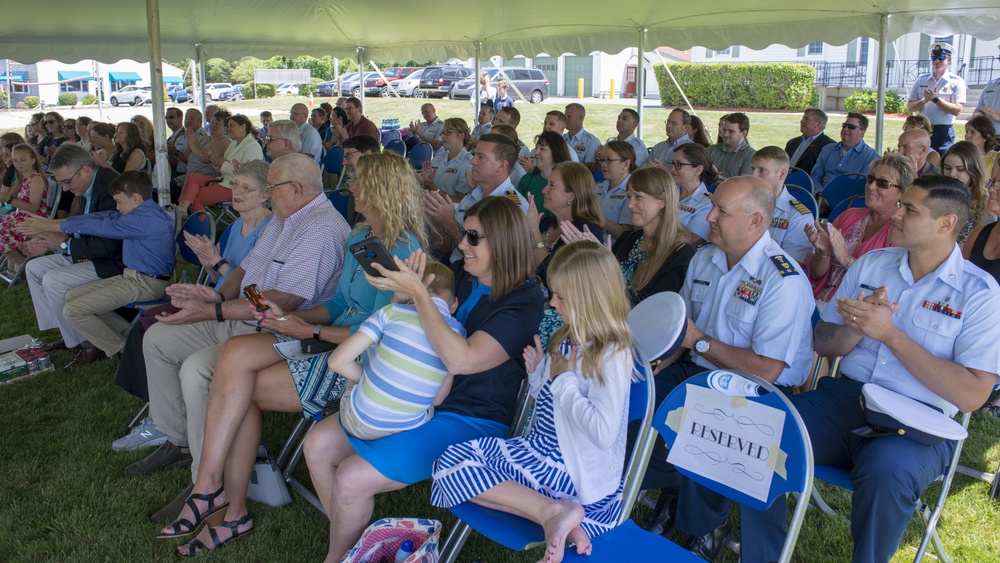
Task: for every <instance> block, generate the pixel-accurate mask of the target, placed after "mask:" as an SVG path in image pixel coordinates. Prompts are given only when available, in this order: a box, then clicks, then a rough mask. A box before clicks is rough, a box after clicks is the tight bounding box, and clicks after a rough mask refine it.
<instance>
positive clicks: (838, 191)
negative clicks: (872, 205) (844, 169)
mask: <svg viewBox="0 0 1000 563" xmlns="http://www.w3.org/2000/svg"><path fill="white" fill-rule="evenodd" d="M864 193H865V175H864V174H859V173H857V172H848V173H847V174H841V175H840V176H837V177H835V178H834V179H833V180H830V183H829V184H827V185H826V187H825V188H823V191H822V192H820V194H821V195H822V196H823V199H825V200H826V202H827V203H828V204H829V205H830V208H831V209H833V208H835V207H837V204H838V203H840V202H842V201H844V200H845V199H847V198H849V197H851V196H855V195H864Z"/></svg>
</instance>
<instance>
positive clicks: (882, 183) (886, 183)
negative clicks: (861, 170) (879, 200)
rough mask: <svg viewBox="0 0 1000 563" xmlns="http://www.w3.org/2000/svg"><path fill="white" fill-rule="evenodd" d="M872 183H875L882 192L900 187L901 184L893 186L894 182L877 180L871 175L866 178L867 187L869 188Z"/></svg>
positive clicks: (882, 179) (883, 179)
mask: <svg viewBox="0 0 1000 563" xmlns="http://www.w3.org/2000/svg"><path fill="white" fill-rule="evenodd" d="M871 183H874V184H875V187H876V188H878V189H880V190H888V189H889V188H898V187H899V184H893V183H892V182H890V181H889V180H886V179H885V178H876V177H875V176H874V175H872V174H869V175H867V176H865V185H866V186H867V185H868V184H871Z"/></svg>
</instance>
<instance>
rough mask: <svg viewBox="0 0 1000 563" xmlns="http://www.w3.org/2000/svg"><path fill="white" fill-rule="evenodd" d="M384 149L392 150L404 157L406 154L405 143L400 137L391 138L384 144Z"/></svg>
mask: <svg viewBox="0 0 1000 563" xmlns="http://www.w3.org/2000/svg"><path fill="white" fill-rule="evenodd" d="M385 150H387V151H392V152H394V153H396V154H398V155H399V156H403V157H405V156H406V143H404V142H403V141H402V140H401V139H393V140H391V141H389V142H388V143H386V144H385ZM421 166H423V165H422V164H421Z"/></svg>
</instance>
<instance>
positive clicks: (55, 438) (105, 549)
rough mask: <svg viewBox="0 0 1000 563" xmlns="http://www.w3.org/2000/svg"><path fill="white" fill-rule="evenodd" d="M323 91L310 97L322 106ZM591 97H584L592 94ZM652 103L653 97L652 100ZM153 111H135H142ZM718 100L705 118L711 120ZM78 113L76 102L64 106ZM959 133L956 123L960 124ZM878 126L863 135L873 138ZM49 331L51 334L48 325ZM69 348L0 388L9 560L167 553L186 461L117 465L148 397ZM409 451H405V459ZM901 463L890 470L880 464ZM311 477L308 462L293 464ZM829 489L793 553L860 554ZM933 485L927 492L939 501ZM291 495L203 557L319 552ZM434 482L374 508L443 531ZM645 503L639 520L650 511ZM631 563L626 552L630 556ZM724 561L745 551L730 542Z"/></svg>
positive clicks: (980, 425) (992, 443) (955, 523)
mask: <svg viewBox="0 0 1000 563" xmlns="http://www.w3.org/2000/svg"><path fill="white" fill-rule="evenodd" d="M297 100H304V98H275V99H270V100H259V101H258V100H247V101H243V102H239V103H235V104H228V105H229V107H230V108H231V109H233V110H235V111H238V112H243V113H247V114H248V115H250V116H251V118H252V119H253V120H254V121H256V120H257V115H256V114H257V112H259V111H260V110H263V109H270V110H271V111H275V112H276V117H277V116H281V115H282V114H283V113H284V112H285V111H286V110H287V108H288V107H289V106H290V105H291V103H293V102H294V101H297ZM319 101H320V100H318V99H317V100H315V103H317V104H318V103H319ZM583 101H584V103H587V100H583ZM421 102H422V100H412V99H404V100H401V101H400V100H395V99H388V100H385V99H370V100H369V101H368V115H369V117H370V118H371V119H373V120H374V121H375V122H376V123H379V122H380V121H381V120H382V119H383V118H388V117H398V118H400V120H401V122H403V123H406V122H407V121H409V120H410V119H416V118H417V117H418V116H419V111H418V110H419V106H420V104H421ZM433 102H434V104H435V105H436V106H437V108H438V113H439V115H441V116H442V117H452V116H458V117H465V118H467V119H468V118H469V117H471V108H470V106H469V103H468V102H467V101H450V100H434V101H433ZM647 103H648V104H650V105H652V104H653V102H652V101H649V102H647ZM562 105H563V103H562V102H560V103H559V104H555V103H548V102H546V103H544V104H540V105H529V104H518V108H519V109H520V110H521V111H522V122H521V126H520V130H521V131H522V136H523V138H525V139H529V140H530V138H531V137H532V136H533V135H534V134H535V133H536V132H537V131H540V130H541V121H542V118H543V116H544V114H545V112H546V111H548V110H550V109H561V108H562ZM621 107H634V104H629V103H628V102H627V101H622V102H621V103H615V104H609V103H593V104H590V105H589V107H588V116H587V121H586V127H587V128H588V129H589V130H590V131H592V132H594V133H595V134H597V135H598V136H599V137H602V138H606V137H609V136H611V135H613V134H614V119H615V116H616V115H617V113H618V112H619V111H620V108H621ZM149 111H150V108H148V107H144V108H135V111H134V113H140V112H143V113H146V114H147V115H148V112H149ZM722 113H723V112H720V111H702V112H699V115H700V116H702V119H703V120H704V121H705V122H706V124H707V125H709V126H710V128H711V129H712V130H713V131H714V127H715V125H716V123H717V121H718V118H719V116H721V115H722ZM666 114H667V111H666V110H664V109H662V108H656V107H648V108H647V111H646V121H645V129H644V132H645V138H646V139H647V141H648V143H649V144H650V145H652V144H654V143H655V142H656V141H659V140H662V139H663V138H664V136H665V135H664V133H663V120H664V119H665V118H666ZM63 115H64V116H72V115H74V111H73V110H67V111H64V112H63ZM750 118H751V133H750V141H751V144H752V145H753V146H755V147H758V148H759V147H761V146H764V145H767V144H778V145H781V146H784V143H785V141H786V140H787V139H788V138H790V137H792V136H793V135H796V134H797V132H798V120H799V114H798V113H752V114H751V116H750ZM842 119H843V117H842V116H836V115H835V116H831V121H830V126H828V129H827V131H828V133H830V134H831V135H832V136H833V137H834V138H837V136H838V134H839V123H840V122H841V120H842ZM900 121H901V120H899V119H888V120H887V129H888V131H887V133H886V135H885V137H886V139H887V141H888V140H890V139H891V142H887V146H892V145H893V144H894V141H895V137H896V136H897V134H898V131H899V130H900ZM959 136H961V128H959ZM873 137H874V125H873V126H872V128H871V129H869V135H868V137H867V140H868V142H869V144H874V142H873ZM0 311H3V313H2V317H0V318H2V321H0V339H5V338H10V337H12V336H17V335H21V334H34V335H38V331H37V326H36V323H35V317H34V312H33V310H32V306H31V302H30V295H29V293H28V288H27V286H26V284H25V283H23V282H22V283H19V284H17V285H15V286H13V287H11V288H6V287H0ZM40 336H42V338H43V339H45V340H47V341H48V340H53V339H55V338H56V337H57V334H56V332H55V331H47V332H46V333H44V334H41V335H40ZM71 357H72V352H66V351H63V352H57V353H55V354H54V355H53V358H52V363H53V365H54V366H56V370H55V371H53V372H48V373H44V374H41V375H38V376H36V377H32V378H28V379H25V380H23V381H18V382H15V383H13V384H9V385H0V429H2V432H0V454H2V455H0V476H2V478H3V484H2V485H0V559H3V560H6V561H94V560H107V561H167V560H173V559H174V557H173V555H172V554H171V551H172V546H173V545H174V544H175V542H171V541H165V540H157V539H154V536H155V534H156V531H157V530H158V529H159V527H158V526H157V525H156V524H153V523H151V522H150V521H149V520H148V517H149V515H150V514H151V513H152V512H154V511H155V510H157V509H159V508H160V507H161V506H162V505H163V504H165V503H166V502H167V501H169V500H170V499H172V498H173V497H174V496H175V495H176V494H177V493H178V492H179V491H180V490H182V489H183V488H184V487H185V486H186V485H187V484H188V483H189V481H190V472H189V468H187V467H184V468H174V469H170V470H167V471H164V472H161V473H159V474H156V475H153V476H149V477H145V478H139V479H129V478H127V477H125V475H124V473H123V472H122V470H123V469H124V467H125V466H126V465H128V464H129V463H132V462H134V461H136V460H138V459H140V458H141V457H143V456H145V455H146V454H147V453H149V450H145V451H135V452H122V453H119V452H114V451H112V450H111V442H112V440H114V439H115V438H118V437H119V436H121V434H122V431H123V429H124V426H125V425H126V424H127V423H128V422H129V420H131V418H132V416H133V415H134V414H135V413H136V412H137V411H138V410H139V408H140V407H141V406H142V404H141V402H140V401H139V400H138V399H136V398H134V397H132V396H131V395H128V394H126V393H125V392H123V391H121V390H120V389H119V388H117V387H116V386H115V385H114V384H113V382H112V379H113V375H114V371H113V368H112V364H111V362H110V361H107V360H103V361H100V362H97V363H95V364H93V365H91V366H87V367H86V368H84V369H81V370H79V371H77V372H74V373H72V374H64V373H63V372H62V371H61V370H60V367H61V366H62V365H64V364H65V363H67V362H68V361H69V360H70V359H71ZM295 422H296V418H295V417H293V416H290V415H278V414H272V415H268V416H266V417H265V420H264V423H265V440H266V442H267V443H268V444H269V445H270V446H271V447H272V448H273V449H277V448H279V447H280V446H281V444H282V443H283V442H284V439H285V437H286V436H287V435H288V433H289V431H290V430H291V428H292V426H293V425H294V424H295ZM998 437H1000V420H998V419H996V418H993V417H992V416H990V415H988V414H984V413H976V414H975V415H974V417H973V420H972V428H971V438H970V439H969V440H968V442H967V443H966V447H965V450H964V452H963V456H962V463H963V464H964V465H967V466H969V467H971V468H974V469H976V470H979V471H985V472H993V471H995V470H996V468H997V464H998V462H1000V447H998V445H997V438H998ZM401 462H405V460H401ZM883 469H884V470H885V471H892V470H893V469H892V467H885V468H883ZM298 473H299V477H300V479H301V480H303V481H305V482H308V472H307V469H306V468H305V464H304V463H303V464H301V465H300V467H299V469H298ZM820 490H821V492H822V493H823V495H824V498H826V500H827V501H828V502H829V504H830V505H831V506H832V507H833V508H835V509H836V510H837V511H838V513H837V515H835V516H825V515H823V514H821V513H819V512H818V511H811V512H810V513H809V514H808V516H807V517H806V522H805V527H804V530H803V532H802V535H801V537H800V539H799V544H798V548H797V550H796V553H795V557H794V560H795V561H804V562H814V561H816V562H819V561H848V560H849V559H850V554H851V541H850V531H849V530H850V528H849V520H848V518H849V514H850V498H849V496H848V495H847V494H846V493H845V492H843V491H840V490H836V489H833V488H832V487H830V486H826V485H821V486H820ZM936 493H937V488H936V486H933V487H931V489H930V490H929V491H928V492H927V493H926V495H925V498H927V499H931V498H933V496H934V495H936ZM988 493H989V486H988V485H987V484H986V483H984V482H982V481H978V480H973V479H970V478H967V477H964V476H958V477H957V478H956V482H955V485H954V487H953V490H952V497H951V498H950V499H949V502H948V505H947V507H946V509H945V511H944V515H943V518H942V522H941V525H940V532H941V536H942V539H943V541H944V544H945V546H947V548H948V549H949V551H950V552H951V554H952V555H953V556H954V557H955V559H956V560H957V561H975V562H980V561H1000V534H998V532H997V529H998V527H1000V504H998V503H997V502H996V501H993V500H991V499H990V498H989V494H988ZM293 498H294V500H293V502H292V504H290V505H287V506H284V507H279V508H272V507H268V506H264V505H259V504H256V503H253V504H252V505H251V510H252V511H253V513H254V514H255V516H256V519H255V522H256V525H257V529H256V532H255V534H253V535H252V536H250V537H249V538H247V539H245V540H241V541H239V542H236V543H235V544H234V545H232V546H230V547H227V548H226V549H223V550H222V551H220V552H219V553H217V554H211V555H209V556H208V558H210V559H211V560H213V561H240V562H242V561H292V560H296V561H297V560H307V561H308V560H311V561H316V560H320V559H322V558H323V556H324V555H325V553H326V548H327V545H328V542H327V534H328V525H327V520H326V518H325V517H324V516H323V515H322V514H320V513H319V512H317V511H316V510H315V509H313V508H312V506H311V505H309V504H308V503H306V502H305V501H303V500H302V499H301V498H299V497H297V496H295V495H294V494H293ZM428 498H429V485H428V484H427V483H423V484H421V485H419V486H416V487H412V488H410V489H407V490H403V491H399V492H396V493H392V494H387V495H382V496H381V497H379V498H378V499H377V502H376V507H375V517H376V518H378V517H385V516H422V517H432V518H438V519H440V520H442V521H443V522H444V523H445V532H447V531H448V530H449V529H450V527H451V525H452V524H453V522H454V519H453V518H452V517H451V516H450V515H449V514H448V513H447V512H446V511H443V510H439V509H435V508H432V507H431V506H430V505H429V503H428ZM645 517H646V511H645V509H642V510H640V512H639V514H638V518H639V520H640V522H641V521H644V519H645ZM922 531H923V526H922V524H921V523H920V522H919V521H918V520H914V521H913V522H912V523H911V525H910V527H909V529H908V531H907V534H906V536H905V537H904V539H903V543H902V545H901V547H900V550H899V552H898V553H897V555H896V556H895V557H894V559H893V561H897V562H903V561H908V560H912V558H913V555H914V553H915V551H916V548H917V546H918V545H919V542H920V537H921V534H922ZM539 553H540V552H538V551H537V550H536V551H530V552H528V553H522V554H516V553H511V552H509V551H508V550H506V549H503V548H500V547H498V546H497V545H495V544H493V543H491V542H490V541H488V540H485V539H483V538H482V537H481V536H477V535H475V534H474V535H473V537H472V538H471V539H470V541H469V542H468V543H467V544H466V547H465V549H464V551H463V552H462V555H461V557H460V558H459V561H462V562H468V561H473V560H475V559H481V560H483V561H488V562H489V563H501V562H507V561H511V562H521V561H535V560H536V559H537V558H538V556H539ZM621 560H622V561H628V560H630V558H629V556H628V553H627V552H625V553H622V556H621ZM723 560H724V561H728V562H734V561H736V560H737V558H736V556H735V555H733V554H732V553H727V554H725V555H724V559H723Z"/></svg>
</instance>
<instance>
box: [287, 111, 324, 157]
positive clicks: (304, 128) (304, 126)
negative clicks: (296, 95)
mask: <svg viewBox="0 0 1000 563" xmlns="http://www.w3.org/2000/svg"><path fill="white" fill-rule="evenodd" d="M288 114H289V119H290V120H291V121H292V123H294V124H295V125H297V126H298V128H299V138H300V140H301V141H302V148H301V149H299V151H300V152H301V153H302V154H306V155H309V156H311V157H312V159H313V160H314V161H315V162H316V164H319V163H321V162H322V161H323V139H322V138H320V136H319V132H318V131H316V128H315V127H313V126H312V125H310V124H309V108H308V107H306V105H305V104H294V105H293V106H292V109H291V111H289V113H288Z"/></svg>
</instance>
